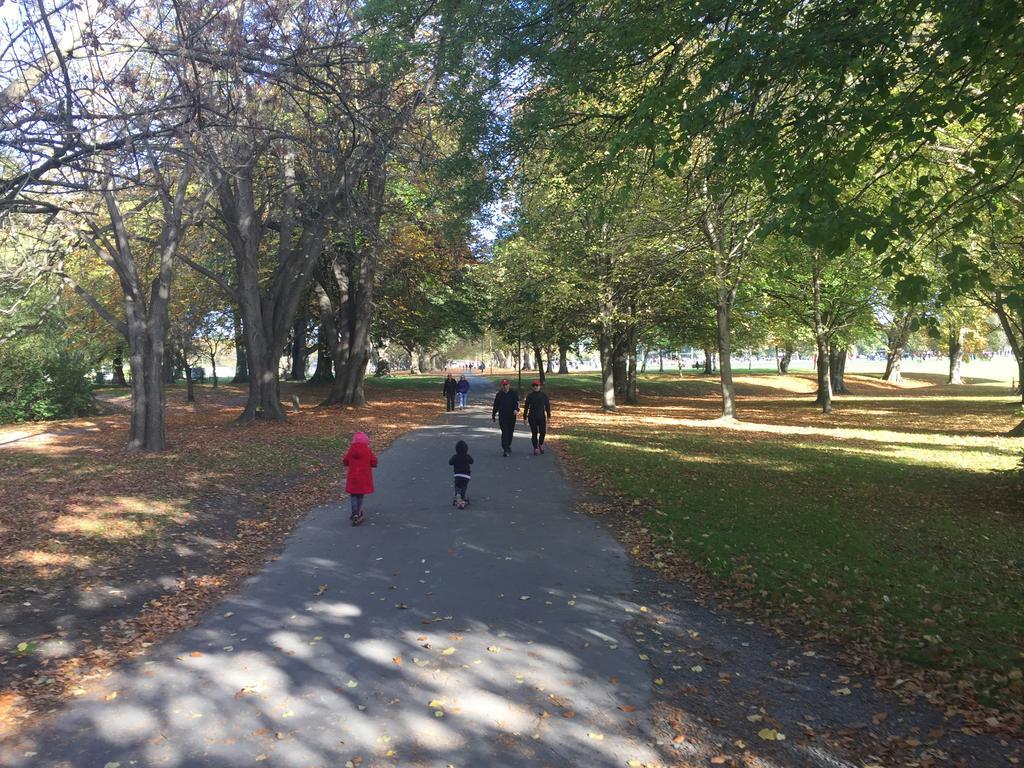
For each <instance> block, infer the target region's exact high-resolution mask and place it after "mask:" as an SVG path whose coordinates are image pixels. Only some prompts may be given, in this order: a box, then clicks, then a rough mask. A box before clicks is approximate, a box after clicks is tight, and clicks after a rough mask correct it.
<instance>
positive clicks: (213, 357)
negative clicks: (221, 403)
mask: <svg viewBox="0 0 1024 768" xmlns="http://www.w3.org/2000/svg"><path fill="white" fill-rule="evenodd" d="M210 373H211V374H212V375H213V388H214V389H216V388H217V385H218V380H217V355H216V354H214V353H213V352H211V353H210Z"/></svg>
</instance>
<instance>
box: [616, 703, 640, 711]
mask: <svg viewBox="0 0 1024 768" xmlns="http://www.w3.org/2000/svg"><path fill="white" fill-rule="evenodd" d="M619 709H621V710H622V711H623V712H636V707H631V706H630V705H629V704H619Z"/></svg>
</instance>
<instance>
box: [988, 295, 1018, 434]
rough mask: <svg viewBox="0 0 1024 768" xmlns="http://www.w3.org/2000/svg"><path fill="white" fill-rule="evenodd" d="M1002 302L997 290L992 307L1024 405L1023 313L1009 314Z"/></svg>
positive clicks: (1009, 311)
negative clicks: (1005, 342) (1014, 370)
mask: <svg viewBox="0 0 1024 768" xmlns="http://www.w3.org/2000/svg"><path fill="white" fill-rule="evenodd" d="M1004 302H1005V300H1004V299H1003V297H1002V294H1000V293H999V292H998V291H997V292H996V294H995V303H994V308H995V310H996V316H997V317H998V318H999V324H1000V325H1001V326H1002V327H1003V333H1004V334H1006V341H1007V342H1008V343H1009V345H1010V349H1011V350H1012V351H1013V357H1014V359H1016V361H1017V394H1019V395H1020V400H1021V405H1022V406H1024V315H1020V314H1017V313H1015V312H1014V313H1013V314H1012V315H1011V312H1013V310H1011V309H1010V308H1008V307H1007V306H1006V304H1005V303H1004ZM1014 432H1016V429H1015V430H1014Z"/></svg>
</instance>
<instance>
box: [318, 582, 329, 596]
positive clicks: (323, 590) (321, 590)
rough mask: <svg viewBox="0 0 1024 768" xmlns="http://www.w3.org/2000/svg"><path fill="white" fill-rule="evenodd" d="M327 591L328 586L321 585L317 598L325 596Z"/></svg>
mask: <svg viewBox="0 0 1024 768" xmlns="http://www.w3.org/2000/svg"><path fill="white" fill-rule="evenodd" d="M326 591H327V585H326V584H321V585H320V589H318V590H317V591H316V596H317V597H320V595H322V594H323V593H324V592H326Z"/></svg>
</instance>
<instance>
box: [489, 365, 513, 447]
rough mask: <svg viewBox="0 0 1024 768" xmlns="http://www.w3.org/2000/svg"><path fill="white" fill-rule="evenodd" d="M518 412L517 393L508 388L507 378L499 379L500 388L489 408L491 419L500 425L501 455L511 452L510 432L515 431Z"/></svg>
mask: <svg viewBox="0 0 1024 768" xmlns="http://www.w3.org/2000/svg"><path fill="white" fill-rule="evenodd" d="M518 413H519V395H518V394H517V393H516V392H515V390H512V389H509V386H508V379H502V380H501V389H499V390H498V393H497V394H496V395H495V396H494V408H492V409H491V421H494V420H495V419H498V424H499V426H500V427H501V455H502V456H508V455H509V454H510V453H512V434H513V433H514V432H515V431H516V419H517V418H518Z"/></svg>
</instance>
